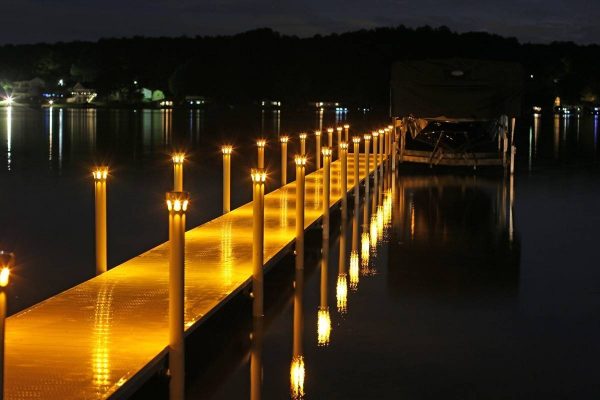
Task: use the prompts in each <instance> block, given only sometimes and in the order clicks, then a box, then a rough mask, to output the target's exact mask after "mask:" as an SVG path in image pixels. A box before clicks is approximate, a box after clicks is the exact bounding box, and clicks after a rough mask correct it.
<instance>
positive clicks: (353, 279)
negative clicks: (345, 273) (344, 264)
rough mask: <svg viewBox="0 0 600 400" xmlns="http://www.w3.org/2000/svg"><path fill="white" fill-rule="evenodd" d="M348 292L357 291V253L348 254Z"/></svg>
mask: <svg viewBox="0 0 600 400" xmlns="http://www.w3.org/2000/svg"><path fill="white" fill-rule="evenodd" d="M349 272H350V290H356V289H358V252H356V251H354V250H353V251H352V253H350V269H349Z"/></svg>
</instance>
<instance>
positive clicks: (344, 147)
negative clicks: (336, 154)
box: [340, 142, 348, 151]
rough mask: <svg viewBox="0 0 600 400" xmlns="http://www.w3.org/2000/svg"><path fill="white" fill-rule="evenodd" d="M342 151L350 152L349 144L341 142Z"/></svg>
mask: <svg viewBox="0 0 600 400" xmlns="http://www.w3.org/2000/svg"><path fill="white" fill-rule="evenodd" d="M340 150H343V151H347V150H348V143H347V142H340Z"/></svg>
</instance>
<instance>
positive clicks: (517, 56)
mask: <svg viewBox="0 0 600 400" xmlns="http://www.w3.org/2000/svg"><path fill="white" fill-rule="evenodd" d="M449 57H463V58H476V59H488V60H502V61H516V62H519V63H520V64H521V65H522V66H523V68H524V70H525V72H526V76H525V77H524V79H525V91H526V93H525V101H524V104H527V105H532V104H536V105H541V106H542V107H544V108H546V107H551V106H552V104H553V102H554V100H555V98H556V97H560V98H561V100H562V101H563V103H567V104H584V105H585V104H587V105H592V104H598V94H599V93H600V67H598V65H600V46H598V45H577V44H574V43H571V42H554V43H549V44H530V43H520V42H519V41H518V40H517V39H515V38H506V37H501V36H499V35H494V34H488V33H482V32H468V33H456V32H452V31H451V30H450V29H449V28H447V27H439V28H431V27H428V26H425V27H421V28H416V29H412V28H407V27H404V26H398V27H393V28H378V29H372V30H360V31H354V32H348V33H343V34H331V35H325V36H323V35H316V36H313V37H308V38H299V37H296V36H288V35H282V34H280V33H278V32H275V31H273V30H271V29H268V28H264V29H257V30H253V31H248V32H244V33H240V34H237V35H231V36H213V37H209V36H197V37H172V38H167V37H158V38H146V37H133V38H115V39H100V40H98V41H96V42H81V41H74V42H68V43H64V42H59V43H53V44H44V43H40V44H28V45H3V46H0V100H2V97H3V98H4V100H6V98H7V97H8V96H11V98H14V100H15V102H16V103H22V104H29V105H39V106H48V105H51V104H57V105H58V104H61V105H67V106H73V105H75V106H82V107H85V106H90V105H92V106H100V107H103V106H111V107H140V106H141V107H146V106H147V107H161V102H163V101H170V102H172V104H171V105H172V106H192V107H196V106H204V105H205V103H210V104H220V105H239V104H258V105H259V106H260V105H261V104H262V103H261V101H265V100H266V101H267V106H270V103H271V102H272V101H274V102H280V103H279V105H280V106H282V105H284V106H286V107H287V106H296V105H303V106H306V105H308V104H310V103H314V102H319V101H325V102H339V103H340V104H343V105H344V107H348V108H359V109H373V108H381V109H383V108H386V107H387V105H388V102H389V77H390V67H391V65H392V63H393V62H394V61H397V60H405V59H423V58H449ZM197 102H201V103H197ZM0 105H2V104H0ZM4 105H6V104H4ZM262 105H263V106H264V104H262ZM163 106H164V104H163ZM167 106H168V105H167Z"/></svg>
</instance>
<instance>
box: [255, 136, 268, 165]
mask: <svg viewBox="0 0 600 400" xmlns="http://www.w3.org/2000/svg"><path fill="white" fill-rule="evenodd" d="M266 145H267V140H266V139H258V140H257V141H256V147H257V150H258V163H257V164H258V168H260V169H264V168H265V146H266Z"/></svg>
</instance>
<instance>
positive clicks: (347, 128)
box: [344, 124, 350, 143]
mask: <svg viewBox="0 0 600 400" xmlns="http://www.w3.org/2000/svg"><path fill="white" fill-rule="evenodd" d="M344 142H346V143H349V142H350V125H349V124H344Z"/></svg>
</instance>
